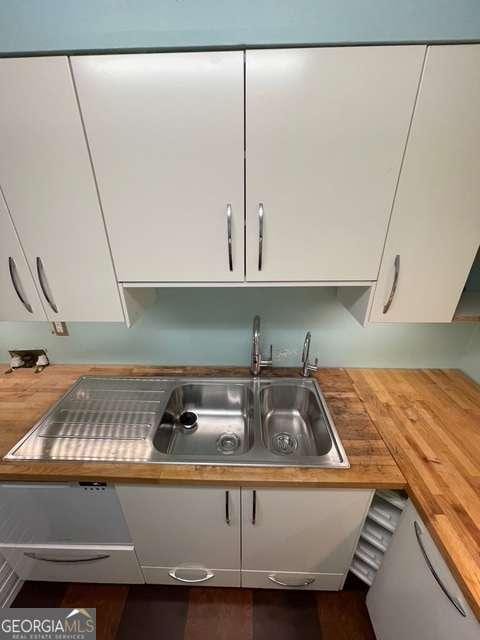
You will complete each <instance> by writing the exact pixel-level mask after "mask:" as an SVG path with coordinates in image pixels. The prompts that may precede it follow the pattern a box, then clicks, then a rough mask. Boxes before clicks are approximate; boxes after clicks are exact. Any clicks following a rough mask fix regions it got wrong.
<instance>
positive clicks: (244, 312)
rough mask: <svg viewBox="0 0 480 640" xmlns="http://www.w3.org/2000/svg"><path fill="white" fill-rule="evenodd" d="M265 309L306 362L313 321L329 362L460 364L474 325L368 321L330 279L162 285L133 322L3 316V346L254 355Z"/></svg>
mask: <svg viewBox="0 0 480 640" xmlns="http://www.w3.org/2000/svg"><path fill="white" fill-rule="evenodd" d="M255 313H259V314H260V315H261V317H262V336H263V338H264V343H265V345H267V344H270V342H272V343H273V345H274V360H275V363H276V364H278V365H296V364H297V363H298V361H299V358H300V350H301V347H302V344H303V338H304V335H305V331H306V330H307V329H310V330H311V331H312V355H318V357H319V360H320V364H321V365H322V366H342V365H349V366H372V367H377V366H379V367H386V366H390V367H453V366H459V362H460V359H461V357H462V356H463V355H464V353H465V349H466V346H467V344H468V342H469V340H470V339H471V336H472V331H473V329H472V327H471V326H470V325H397V326H389V325H377V326H371V327H368V328H366V329H364V328H362V327H361V326H360V325H359V324H358V323H357V322H356V321H355V320H354V319H353V318H352V316H351V315H350V314H349V313H348V311H346V310H345V309H344V308H343V306H342V305H341V304H339V303H338V302H337V300H336V296H335V290H334V289H330V288H329V289H325V288H312V287H305V288H298V289H296V288H295V289H287V288H271V289H260V288H258V289H257V288H255V289H217V288H215V289H207V288H197V289H161V290H159V300H158V302H157V303H156V305H155V306H154V307H152V308H151V309H150V310H148V312H147V313H146V314H145V315H144V316H143V318H142V319H141V320H140V321H139V322H138V324H136V325H134V326H133V327H132V328H131V329H127V328H126V327H124V326H122V325H119V324H86V323H85V324H83V323H82V324H76V323H71V324H69V329H70V332H71V335H70V337H68V338H62V337H55V336H52V335H51V334H50V327H49V325H48V324H46V323H40V324H30V323H16V324H15V323H0V355H5V354H6V350H7V348H34V347H47V349H48V351H49V355H50V357H51V359H52V360H53V361H55V362H97V363H122V362H125V363H157V364H212V365H216V364H237V365H247V364H248V362H249V356H250V337H251V324H252V319H253V316H254V314H255ZM2 359H4V358H2V357H0V361H1V360H2Z"/></svg>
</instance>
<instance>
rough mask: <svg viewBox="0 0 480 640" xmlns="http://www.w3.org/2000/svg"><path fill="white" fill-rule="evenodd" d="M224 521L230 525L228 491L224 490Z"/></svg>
mask: <svg viewBox="0 0 480 640" xmlns="http://www.w3.org/2000/svg"><path fill="white" fill-rule="evenodd" d="M225 522H226V523H227V524H228V525H230V491H225Z"/></svg>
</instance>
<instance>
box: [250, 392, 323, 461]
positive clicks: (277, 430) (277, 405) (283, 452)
mask: <svg viewBox="0 0 480 640" xmlns="http://www.w3.org/2000/svg"><path fill="white" fill-rule="evenodd" d="M260 406H261V421H262V436H263V441H264V444H265V447H267V449H268V450H269V451H270V452H272V453H273V454H275V455H278V456H289V457H303V456H324V455H326V454H327V453H328V452H329V451H330V449H331V448H332V437H331V435H330V432H329V430H328V425H327V422H326V420H325V416H324V413H323V410H322V406H321V404H320V403H319V400H318V399H317V396H316V395H315V393H314V392H313V391H312V390H311V389H308V388H306V387H304V386H301V387H300V386H294V385H283V384H278V385H272V386H269V387H267V388H265V389H263V390H262V391H261V394H260Z"/></svg>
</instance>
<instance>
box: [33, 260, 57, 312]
mask: <svg viewBox="0 0 480 640" xmlns="http://www.w3.org/2000/svg"><path fill="white" fill-rule="evenodd" d="M37 274H38V281H39V282H40V286H41V288H42V292H43V295H44V296H45V300H46V301H47V302H48V304H49V305H50V308H51V309H52V311H54V312H55V313H58V307H57V305H56V304H55V302H54V301H53V297H52V293H51V291H50V287H49V286H48V283H47V278H46V276H45V269H44V268H43V262H42V259H41V258H38V257H37Z"/></svg>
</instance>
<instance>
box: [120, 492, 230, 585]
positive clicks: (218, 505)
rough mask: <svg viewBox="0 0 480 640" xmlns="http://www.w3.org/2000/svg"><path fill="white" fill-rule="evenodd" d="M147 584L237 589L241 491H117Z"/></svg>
mask: <svg viewBox="0 0 480 640" xmlns="http://www.w3.org/2000/svg"><path fill="white" fill-rule="evenodd" d="M117 493H118V496H119V498H120V503H121V505H122V508H123V512H124V515H125V518H126V520H127V524H128V527H129V529H130V534H131V536H132V540H133V543H134V545H135V550H136V553H137V556H138V559H139V561H140V564H141V566H142V569H143V572H144V576H145V580H146V582H148V583H154V584H179V585H181V584H184V585H185V584H200V585H205V586H208V585H211V586H223V587H228V586H230V587H235V586H237V587H238V586H240V489H235V488H229V489H227V488H217V487H195V486H190V487H158V486H141V485H119V486H117Z"/></svg>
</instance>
